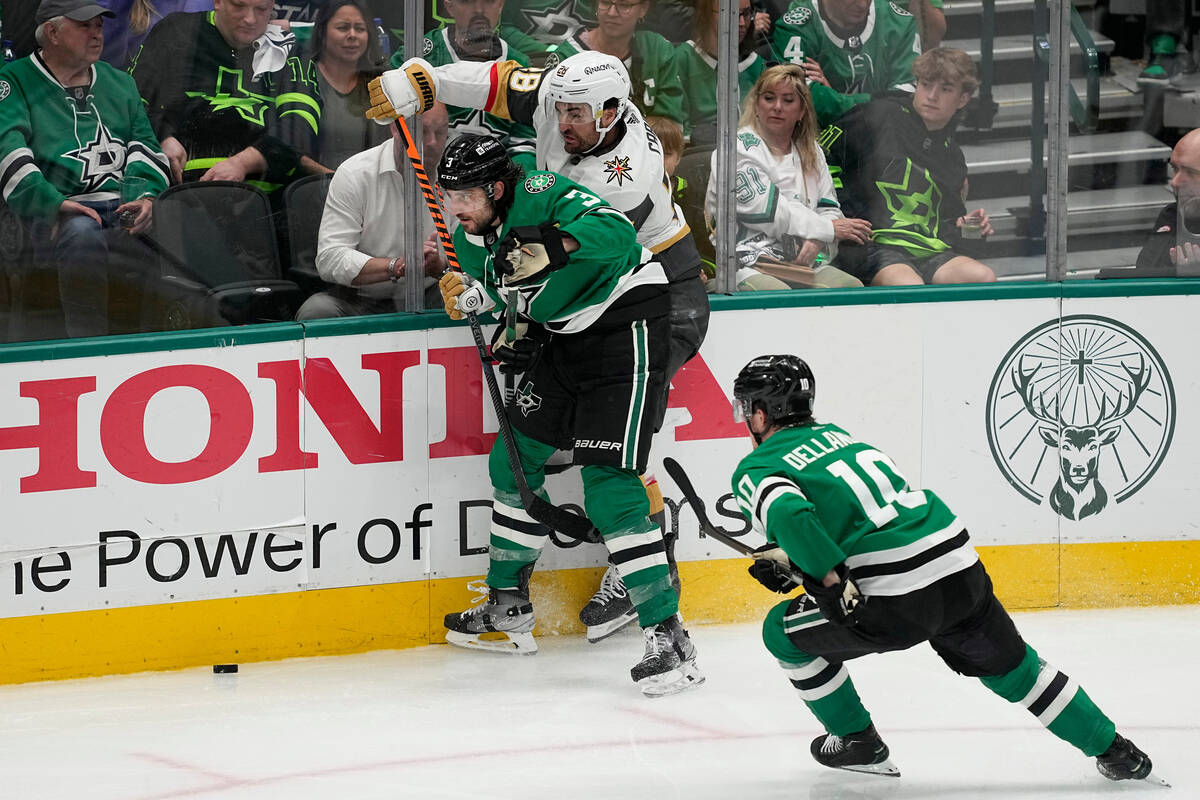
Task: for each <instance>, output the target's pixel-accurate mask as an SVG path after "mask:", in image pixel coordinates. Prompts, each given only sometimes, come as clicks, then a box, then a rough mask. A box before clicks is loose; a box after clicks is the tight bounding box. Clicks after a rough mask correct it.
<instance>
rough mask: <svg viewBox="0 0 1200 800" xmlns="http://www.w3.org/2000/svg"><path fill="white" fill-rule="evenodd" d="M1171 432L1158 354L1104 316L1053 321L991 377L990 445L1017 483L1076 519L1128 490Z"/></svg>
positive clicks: (1170, 405)
mask: <svg viewBox="0 0 1200 800" xmlns="http://www.w3.org/2000/svg"><path fill="white" fill-rule="evenodd" d="M1174 431H1175V389H1174V387H1173V386H1172V384H1171V375H1170V373H1169V372H1168V371H1167V367H1166V365H1165V364H1164V363H1163V361H1162V358H1161V357H1160V356H1159V354H1158V352H1157V351H1156V350H1155V349H1154V348H1153V347H1152V346H1151V344H1150V343H1149V342H1148V341H1147V340H1146V339H1145V338H1144V337H1142V336H1141V335H1140V334H1139V333H1138V332H1137V331H1134V330H1133V329H1131V328H1128V327H1126V326H1125V325H1122V324H1121V323H1119V322H1117V321H1116V320H1112V319H1108V318H1106V317H1098V316H1090V315H1075V316H1067V317H1063V318H1062V320H1061V324H1060V320H1058V319H1053V320H1050V321H1049V322H1046V323H1045V324H1043V325H1040V326H1038V327H1037V328H1035V329H1034V330H1032V331H1030V332H1029V333H1027V334H1026V335H1025V336H1024V337H1023V338H1022V339H1021V340H1020V341H1019V342H1017V344H1016V345H1014V346H1013V348H1012V349H1011V350H1009V351H1008V354H1007V355H1006V356H1005V357H1004V360H1003V361H1002V362H1001V363H1000V366H999V368H998V369H997V370H996V374H995V375H994V376H993V377H992V385H991V388H990V389H989V390H988V398H987V433H988V444H989V446H990V447H991V451H992V457H993V458H994V459H995V460H996V465H997V466H998V467H999V468H1000V471H1001V472H1003V473H1004V477H1005V478H1006V479H1007V480H1008V482H1009V484H1011V485H1012V487H1013V488H1014V489H1016V490H1017V491H1018V492H1020V493H1021V494H1022V495H1023V496H1024V497H1026V498H1027V499H1029V500H1030V501H1031V502H1034V503H1039V504H1040V503H1043V502H1047V503H1048V504H1049V506H1050V508H1052V509H1053V510H1054V511H1055V512H1056V513H1057V514H1058V515H1059V516H1062V517H1065V518H1066V519H1072V520H1079V519H1084V518H1086V517H1090V516H1093V515H1095V514H1099V513H1100V512H1101V511H1103V510H1104V509H1105V507H1106V506H1107V505H1108V504H1109V502H1114V501H1115V502H1117V503H1120V502H1121V501H1123V500H1126V499H1128V498H1129V497H1131V496H1133V495H1134V494H1135V493H1136V492H1137V491H1138V490H1139V489H1141V488H1142V487H1143V486H1145V485H1146V482H1147V481H1149V480H1150V478H1151V477H1153V475H1154V473H1155V471H1157V470H1158V468H1159V466H1160V465H1161V464H1162V462H1163V459H1164V458H1165V457H1166V455H1167V450H1168V449H1169V448H1170V446H1171V437H1172V435H1173V434H1174Z"/></svg>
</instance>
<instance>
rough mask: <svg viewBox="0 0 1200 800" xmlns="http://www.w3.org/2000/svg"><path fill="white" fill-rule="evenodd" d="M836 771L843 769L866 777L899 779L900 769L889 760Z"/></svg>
mask: <svg viewBox="0 0 1200 800" xmlns="http://www.w3.org/2000/svg"><path fill="white" fill-rule="evenodd" d="M838 769H844V770H846V771H847V772H863V773H866V774H867V775H882V776H884V777H885V778H899V777H900V768H899V767H897V766H896V765H895V764H893V763H892V760H891V759H890V758H888V759H884V760H883V761H881V762H879V763H878V764H862V765H861V766H860V765H855V766H852V767H838Z"/></svg>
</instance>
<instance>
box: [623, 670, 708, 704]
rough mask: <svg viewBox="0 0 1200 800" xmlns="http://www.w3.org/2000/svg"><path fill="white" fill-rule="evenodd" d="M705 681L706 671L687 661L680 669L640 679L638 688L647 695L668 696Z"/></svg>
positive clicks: (692, 687)
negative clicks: (703, 671)
mask: <svg viewBox="0 0 1200 800" xmlns="http://www.w3.org/2000/svg"><path fill="white" fill-rule="evenodd" d="M702 683H704V673H702V672H701V671H700V668H699V667H697V666H696V665H695V664H691V663H685V664H683V665H681V666H680V667H679V668H678V669H673V670H671V671H670V672H664V673H663V674H661V675H651V676H650V677H648V678H642V679H641V680H640V681H638V688H639V689H641V690H642V694H644V695H645V696H646V697H666V696H667V695H671V694H679V693H680V692H685V691H687V690H688V689H694V688H696V687H697V686H699V685H700V684H702Z"/></svg>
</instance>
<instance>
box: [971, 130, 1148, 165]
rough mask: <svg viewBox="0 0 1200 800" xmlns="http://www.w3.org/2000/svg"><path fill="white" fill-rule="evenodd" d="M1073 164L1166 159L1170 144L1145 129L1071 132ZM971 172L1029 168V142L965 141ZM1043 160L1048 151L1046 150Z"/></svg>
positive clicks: (1070, 159)
mask: <svg viewBox="0 0 1200 800" xmlns="http://www.w3.org/2000/svg"><path fill="white" fill-rule="evenodd" d="M1068 144H1069V147H1070V155H1069V156H1068V158H1067V162H1068V164H1069V165H1070V166H1072V167H1076V166H1084V165H1091V164H1114V163H1122V162H1130V161H1151V160H1160V161H1165V160H1166V159H1168V158H1170V157H1171V148H1169V147H1167V146H1166V145H1165V144H1163V143H1162V142H1160V141H1159V140H1158V139H1155V138H1154V137H1153V136H1151V135H1150V134H1148V133H1144V132H1142V131H1127V132H1124V133H1094V134H1088V135H1080V136H1072V137H1070V139H1069V140H1068ZM962 149H963V155H964V156H965V157H966V159H967V170H968V173H969V174H972V175H978V174H985V173H1006V172H1018V173H1026V172H1029V168H1030V165H1031V163H1032V162H1031V161H1030V142H1029V140H1027V139H1010V140H1004V141H995V142H987V143H983V144H969V145H963V148H962ZM1043 160H1045V155H1044V154H1043Z"/></svg>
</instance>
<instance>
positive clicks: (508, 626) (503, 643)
mask: <svg viewBox="0 0 1200 800" xmlns="http://www.w3.org/2000/svg"><path fill="white" fill-rule="evenodd" d="M469 588H472V589H475V590H476V591H479V592H481V594H480V596H479V598H477V599H476V601H475V605H473V606H471V608H468V609H467V610H466V611H463V612H461V613H458V614H447V615H446V620H445V625H446V642H447V643H448V644H452V645H455V646H457V647H465V648H467V649H469V650H490V651H492V652H496V653H510V654H513V655H532V654H534V653H536V652H537V649H538V648H537V642H536V641H535V640H534V638H533V622H534V619H533V604H531V603H530V602H529V590H528V589H525V590H521V589H491V588H489V587H488V585H487V584H486V583H483V582H482V581H480V582H479V583H477V584H472V585H471V586H470V587H469Z"/></svg>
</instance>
